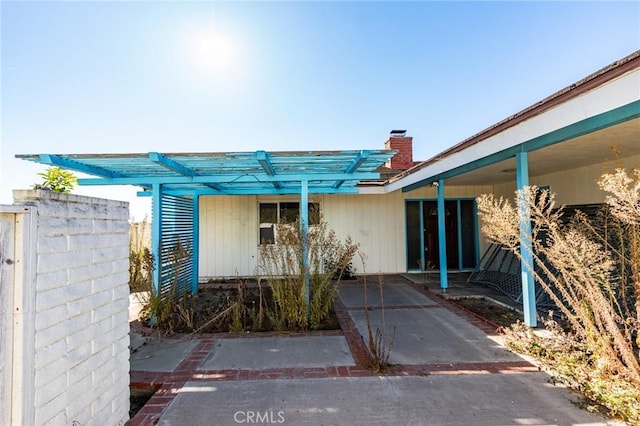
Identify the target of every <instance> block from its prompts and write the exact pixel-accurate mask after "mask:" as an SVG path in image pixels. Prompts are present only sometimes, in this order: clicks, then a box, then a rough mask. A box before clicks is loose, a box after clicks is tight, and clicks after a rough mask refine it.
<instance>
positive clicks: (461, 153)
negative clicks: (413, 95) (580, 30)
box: [386, 51, 640, 191]
mask: <svg viewBox="0 0 640 426" xmlns="http://www.w3.org/2000/svg"><path fill="white" fill-rule="evenodd" d="M639 69H640V51H636V52H633V53H631V54H630V55H627V56H626V57H624V58H622V59H620V60H618V61H616V62H614V63H612V64H610V65H608V66H606V67H604V68H602V69H600V70H598V71H596V72H595V73H592V74H590V75H588V76H587V77H585V78H583V79H581V80H580V81H578V82H576V83H574V84H571V85H570V86H567V87H565V88H563V89H562V90H559V91H558V92H556V93H554V94H552V95H550V96H548V97H546V98H545V99H543V100H541V101H539V102H537V103H535V104H534V105H531V106H530V107H528V108H525V109H524V110H522V111H520V112H518V113H516V114H513V115H512V116H510V117H508V118H506V119H504V120H502V121H500V122H498V123H496V124H494V125H492V126H490V127H488V128H486V129H485V130H483V131H481V132H479V133H477V134H475V135H473V136H471V137H469V138H467V139H465V140H463V141H462V142H459V143H457V144H455V145H453V146H451V147H450V148H448V149H446V150H444V151H442V152H440V153H439V154H437V155H435V156H433V157H431V158H429V159H427V160H425V161H423V162H421V163H419V164H417V165H415V166H414V167H412V168H410V169H408V170H405V171H403V172H401V173H398V174H396V175H395V176H392V177H391V178H390V179H389V182H388V185H387V187H386V191H393V190H396V189H399V188H402V190H403V191H407V190H411V189H415V188H417V187H420V186H424V185H426V184H429V183H431V182H432V181H434V180H438V179H441V178H442V179H451V178H454V181H455V182H456V183H457V184H487V183H488V184H491V183H496V182H499V181H501V180H504V178H506V177H507V175H505V174H504V173H502V174H501V172H505V171H507V170H509V169H511V168H512V167H513V165H511V164H510V160H509V158H512V154H513V153H514V152H516V151H528V152H531V151H536V150H541V148H547V147H551V146H552V145H555V144H558V143H559V142H567V141H570V143H563V144H562V145H566V149H563V148H560V147H555V148H553V149H545V150H543V151H544V152H537V153H536V155H537V156H539V157H540V158H539V159H538V160H539V161H537V163H538V165H539V166H540V167H538V169H539V170H535V169H534V170H531V169H530V173H533V174H536V173H537V174H543V173H549V172H552V171H556V170H561V169H562V168H566V167H579V166H583V165H588V164H594V163H596V162H598V161H603V160H604V159H606V158H608V157H609V156H611V146H612V145H614V146H616V148H619V149H621V150H622V151H623V152H622V153H623V154H624V155H635V154H637V153H638V151H639V150H640V147H639V146H638V144H637V138H638V136H639V131H640V123H639V122H638V117H639V116H640V113H639V111H640V101H639V100H640V79H639V78H638V70H639ZM616 81H617V83H616V84H612V83H614V82H616ZM614 86H615V88H613V87H614ZM612 88H613V89H612ZM542 121H543V122H544V124H540V123H541V122H542ZM554 126H555V127H554ZM595 139H597V142H594V140H595ZM587 141H588V143H587ZM596 145H597V146H596ZM544 154H547V155H544ZM487 166H491V167H487ZM480 168H482V169H483V170H484V172H483V173H481V174H480V173H476V172H474V173H469V172H470V171H472V170H478V169H480ZM463 174H464V175H465V176H467V178H463V177H462V175H463Z"/></svg>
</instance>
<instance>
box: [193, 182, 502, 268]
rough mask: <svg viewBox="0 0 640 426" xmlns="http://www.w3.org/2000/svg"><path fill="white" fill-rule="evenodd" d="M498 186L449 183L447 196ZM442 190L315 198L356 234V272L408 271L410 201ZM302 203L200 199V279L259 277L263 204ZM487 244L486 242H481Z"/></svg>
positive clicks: (327, 216)
mask: <svg viewBox="0 0 640 426" xmlns="http://www.w3.org/2000/svg"><path fill="white" fill-rule="evenodd" d="M492 189H493V187H492V186H465V187H460V186H446V187H445V197H447V198H467V197H471V198H473V197H477V196H478V195H480V194H482V193H485V192H490V191H491V190H492ZM436 196H437V194H436V189H435V188H432V187H423V188H419V189H416V190H414V191H411V192H407V193H403V192H402V191H395V192H392V193H389V194H365V195H363V194H359V195H355V194H354V195H322V196H312V197H310V201H313V202H319V203H320V210H321V212H322V215H323V218H324V220H325V221H326V222H327V223H328V225H329V228H331V229H333V230H334V231H335V232H336V234H337V235H338V237H339V238H340V239H342V240H344V239H345V238H346V237H347V236H350V237H351V238H352V239H353V241H355V242H357V243H358V244H360V250H361V252H362V253H363V254H364V255H365V256H366V258H365V264H364V265H363V264H362V262H361V261H360V259H359V258H356V259H354V262H353V264H354V267H355V268H356V273H363V272H366V273H372V274H377V273H401V272H405V271H406V254H405V253H406V248H405V200H406V199H435V198H436ZM275 201H280V202H286V201H299V198H298V197H295V196H286V197H284V196H283V197H277V196H260V197H256V196H206V197H201V198H200V261H199V268H200V273H199V274H200V277H201V279H202V280H206V279H209V278H216V277H227V278H228V277H237V276H253V275H254V274H255V268H256V264H257V259H258V233H259V231H258V227H259V223H258V205H259V203H260V202H275ZM481 248H482V246H481Z"/></svg>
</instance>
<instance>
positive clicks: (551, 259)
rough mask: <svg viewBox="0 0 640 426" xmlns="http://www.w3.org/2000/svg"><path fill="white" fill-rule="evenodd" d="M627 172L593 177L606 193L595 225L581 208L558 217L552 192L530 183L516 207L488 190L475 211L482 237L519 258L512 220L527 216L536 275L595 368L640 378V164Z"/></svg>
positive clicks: (559, 212)
mask: <svg viewBox="0 0 640 426" xmlns="http://www.w3.org/2000/svg"><path fill="white" fill-rule="evenodd" d="M633 174H634V175H635V180H634V178H632V177H630V176H629V175H628V174H627V173H626V172H625V171H624V170H622V169H619V170H617V171H616V172H615V173H613V174H605V175H603V176H602V178H601V179H600V180H599V182H598V183H599V185H600V186H601V188H602V189H603V190H604V191H606V192H607V193H608V196H607V198H606V205H607V210H606V211H605V213H603V214H604V216H602V217H604V218H605V222H604V224H600V225H599V226H596V225H595V224H594V223H592V222H591V221H590V220H589V219H588V218H587V217H586V216H585V215H581V214H578V215H576V216H575V217H574V218H573V220H570V221H567V220H564V218H563V209H562V208H557V206H556V202H555V195H554V194H551V193H549V192H548V191H538V189H537V188H536V187H535V186H531V187H526V188H525V189H523V190H522V191H517V198H518V199H519V200H520V206H521V207H520V209H519V208H518V206H517V204H518V203H515V205H514V204H511V203H510V202H509V201H508V200H505V199H503V198H496V197H495V196H494V195H493V194H489V195H483V196H481V197H479V198H478V211H479V215H480V216H481V218H482V231H483V233H484V234H485V235H486V236H487V237H488V239H489V240H491V241H492V242H495V243H498V244H501V245H503V246H504V247H505V248H506V249H508V250H510V251H512V252H514V253H515V254H516V255H517V256H518V257H521V255H520V239H519V224H520V221H521V220H523V218H524V217H530V220H531V227H532V233H531V235H532V238H531V241H529V243H530V244H531V247H532V249H533V250H532V251H533V259H534V263H535V267H534V268H533V271H532V272H533V274H534V276H535V279H536V282H537V283H538V284H539V285H540V286H541V287H542V288H543V289H544V290H545V292H546V293H547V294H548V295H549V297H550V298H551V299H552V300H553V302H554V303H555V304H556V305H557V307H558V308H559V309H560V311H561V312H562V313H563V314H564V316H565V317H566V318H567V320H568V321H569V322H570V324H571V326H572V328H573V332H574V333H575V335H576V337H578V338H579V339H580V340H581V341H583V342H584V344H585V346H586V350H587V352H588V353H589V354H590V362H591V363H592V366H593V368H594V369H595V370H596V372H597V374H600V375H616V376H618V377H625V378H626V379H628V380H631V381H632V382H634V383H638V384H640V363H639V361H638V353H637V352H636V351H637V350H638V349H637V348H638V343H640V342H639V341H637V340H636V342H634V338H635V339H638V337H637V336H638V332H639V331H640V307H639V305H638V297H639V296H640V171H639V170H635V171H634V172H633ZM523 212H524V213H525V215H523V214H522V213H523ZM612 233H613V234H614V235H612ZM616 236H617V237H616ZM614 237H615V238H614ZM615 241H617V242H615Z"/></svg>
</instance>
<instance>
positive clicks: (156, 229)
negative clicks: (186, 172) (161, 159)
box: [151, 183, 162, 295]
mask: <svg viewBox="0 0 640 426" xmlns="http://www.w3.org/2000/svg"><path fill="white" fill-rule="evenodd" d="M151 188H152V192H153V198H152V200H151V254H152V255H153V282H152V285H153V289H152V290H153V292H154V294H156V295H158V294H160V284H161V283H160V279H161V278H160V276H161V274H160V272H161V270H160V267H161V264H162V263H161V260H160V247H161V241H160V238H162V185H161V184H159V183H154V184H152V186H151Z"/></svg>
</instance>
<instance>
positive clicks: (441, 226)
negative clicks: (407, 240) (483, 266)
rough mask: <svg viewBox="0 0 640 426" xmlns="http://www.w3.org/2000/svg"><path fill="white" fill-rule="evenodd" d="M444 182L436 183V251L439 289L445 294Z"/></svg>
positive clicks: (446, 280) (445, 234)
mask: <svg viewBox="0 0 640 426" xmlns="http://www.w3.org/2000/svg"><path fill="white" fill-rule="evenodd" d="M444 218H445V210H444V180H443V179H440V180H439V181H438V250H439V252H440V256H439V257H440V289H441V290H442V292H443V293H446V292H447V287H449V280H448V277H447V233H446V229H445V225H444Z"/></svg>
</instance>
